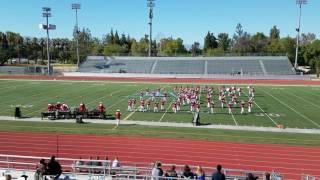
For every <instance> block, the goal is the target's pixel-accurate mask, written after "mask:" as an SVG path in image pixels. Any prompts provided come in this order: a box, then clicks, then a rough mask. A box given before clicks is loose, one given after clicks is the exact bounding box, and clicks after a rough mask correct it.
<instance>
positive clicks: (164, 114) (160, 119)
mask: <svg viewBox="0 0 320 180" xmlns="http://www.w3.org/2000/svg"><path fill="white" fill-rule="evenodd" d="M173 102H174V100H172V102H171V103H170V105H169V106H168V107H167V109H166V111H165V112H164V113H163V115H162V116H161V118H160V120H159V122H161V121H162V119H163V118H164V116H165V115H166V113H167V112H168V110H169V109H170V107H171V106H172V103H173Z"/></svg>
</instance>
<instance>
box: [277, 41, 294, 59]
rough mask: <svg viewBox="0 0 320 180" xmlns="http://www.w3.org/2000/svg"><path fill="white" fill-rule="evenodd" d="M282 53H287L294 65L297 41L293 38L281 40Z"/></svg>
mask: <svg viewBox="0 0 320 180" xmlns="http://www.w3.org/2000/svg"><path fill="white" fill-rule="evenodd" d="M279 44H280V48H279V49H280V51H279V52H281V53H286V55H287V56H288V58H289V60H290V61H291V62H292V63H293V62H294V58H295V51H296V50H295V47H296V41H295V39H294V38H291V37H289V36H288V37H285V38H282V39H280V41H279Z"/></svg>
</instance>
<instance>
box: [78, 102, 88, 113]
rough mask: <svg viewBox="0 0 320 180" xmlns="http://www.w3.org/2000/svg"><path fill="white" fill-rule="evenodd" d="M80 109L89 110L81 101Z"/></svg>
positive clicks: (82, 110) (81, 110)
mask: <svg viewBox="0 0 320 180" xmlns="http://www.w3.org/2000/svg"><path fill="white" fill-rule="evenodd" d="M79 111H80V112H82V113H84V112H86V111H87V108H86V105H85V104H84V103H83V102H81V103H80V107H79Z"/></svg>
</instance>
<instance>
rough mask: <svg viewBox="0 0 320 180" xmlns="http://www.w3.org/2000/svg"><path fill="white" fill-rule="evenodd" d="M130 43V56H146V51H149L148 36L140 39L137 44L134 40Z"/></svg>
mask: <svg viewBox="0 0 320 180" xmlns="http://www.w3.org/2000/svg"><path fill="white" fill-rule="evenodd" d="M131 41H132V45H131V54H132V55H133V56H145V55H147V54H148V49H149V40H148V36H145V37H144V38H141V39H140V41H139V42H137V41H136V40H135V39H132V40H131Z"/></svg>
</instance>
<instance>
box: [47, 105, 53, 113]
mask: <svg viewBox="0 0 320 180" xmlns="http://www.w3.org/2000/svg"><path fill="white" fill-rule="evenodd" d="M48 111H49V112H52V111H54V106H53V105H52V104H48Z"/></svg>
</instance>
